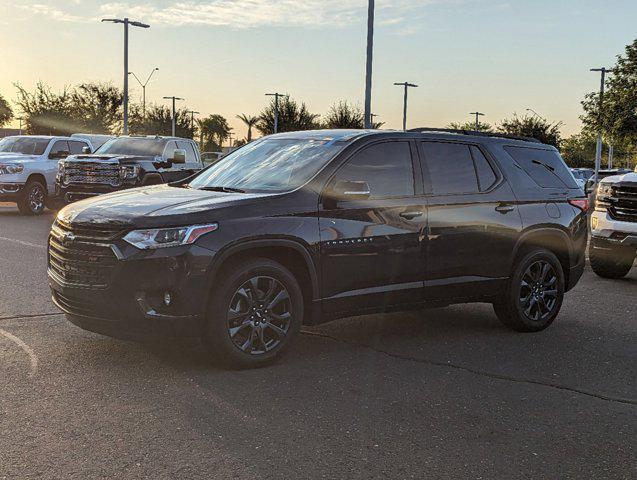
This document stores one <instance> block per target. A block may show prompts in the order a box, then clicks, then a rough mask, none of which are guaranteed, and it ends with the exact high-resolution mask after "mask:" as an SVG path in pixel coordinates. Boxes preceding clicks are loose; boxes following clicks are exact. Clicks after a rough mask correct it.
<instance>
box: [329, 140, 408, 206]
mask: <svg viewBox="0 0 637 480" xmlns="http://www.w3.org/2000/svg"><path fill="white" fill-rule="evenodd" d="M343 180H351V181H360V182H367V183H368V184H369V187H370V191H371V196H370V198H379V197H403V196H408V195H414V173H413V165H412V163H411V149H410V148H409V143H407V142H385V143H379V144H377V145H372V146H371V147H367V148H365V149H364V150H363V151H361V152H358V153H357V154H356V155H355V156H354V157H353V158H352V159H350V160H349V161H348V162H347V163H346V164H345V166H343V167H342V168H341V169H340V170H339V171H338V172H337V173H336V177H335V179H334V180H333V182H332V183H333V184H334V183H336V182H338V181H343Z"/></svg>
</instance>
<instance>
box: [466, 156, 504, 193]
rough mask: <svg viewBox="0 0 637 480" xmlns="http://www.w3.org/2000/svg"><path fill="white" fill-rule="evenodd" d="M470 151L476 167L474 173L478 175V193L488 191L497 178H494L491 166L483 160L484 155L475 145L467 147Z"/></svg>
mask: <svg viewBox="0 0 637 480" xmlns="http://www.w3.org/2000/svg"><path fill="white" fill-rule="evenodd" d="M469 148H470V149H471V156H472V157H473V163H474V164H475V166H476V173H477V174H478V186H479V187H480V191H481V192H484V191H485V190H489V188H491V187H492V186H493V184H494V183H495V182H496V180H497V179H498V177H497V176H496V174H495V172H494V171H493V168H492V167H491V164H490V163H489V162H488V161H487V159H486V158H484V154H483V153H482V152H481V151H480V149H479V148H478V147H476V146H475V145H471V147H469Z"/></svg>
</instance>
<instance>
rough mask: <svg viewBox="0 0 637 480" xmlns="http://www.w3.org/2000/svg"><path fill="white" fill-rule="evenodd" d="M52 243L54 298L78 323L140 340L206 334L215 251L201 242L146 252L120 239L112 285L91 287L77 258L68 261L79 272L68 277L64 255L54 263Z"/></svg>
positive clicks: (117, 243) (50, 281)
mask: <svg viewBox="0 0 637 480" xmlns="http://www.w3.org/2000/svg"><path fill="white" fill-rule="evenodd" d="M80 243H81V242H80ZM49 248H50V250H49V269H48V276H49V286H50V288H51V292H52V300H53V303H54V304H55V305H56V306H57V307H58V308H59V309H60V310H62V311H63V312H64V313H66V314H67V318H68V319H69V320H70V321H71V322H72V323H74V324H76V325H78V326H80V327H81V328H84V329H85V330H89V331H93V332H96V333H101V334H104V335H108V336H112V337H115V338H125V339H134V340H138V339H143V338H157V337H198V336H201V334H202V332H203V327H204V320H205V311H206V306H207V299H208V292H209V289H210V288H209V287H210V284H209V281H208V278H209V272H210V269H211V265H212V260H213V257H214V252H212V251H210V250H207V249H205V248H202V247H198V246H197V245H191V246H188V247H174V248H165V249H158V250H153V251H141V250H138V249H137V248H135V247H133V246H131V245H128V244H127V243H126V242H124V241H123V240H116V241H114V242H113V244H112V248H113V251H114V252H115V253H116V257H117V261H116V262H115V264H114V266H113V267H109V268H111V271H110V274H109V278H108V284H107V285H105V286H99V287H95V286H88V287H87V286H86V285H84V286H83V285H79V284H78V283H77V273H76V272H78V271H80V272H81V269H80V270H78V269H77V265H76V266H75V267H73V265H74V261H73V260H69V261H68V263H69V265H70V267H69V268H70V269H71V270H70V271H71V272H73V273H72V274H71V275H68V278H66V279H65V278H63V276H62V275H60V274H59V265H60V263H63V262H64V261H63V260H60V259H59V258H57V259H55V258H54V261H55V262H57V270H56V268H52V267H51V256H52V255H54V254H55V251H53V250H51V247H49ZM75 263H76V262H75ZM73 268H75V269H74V270H73ZM82 268H85V267H82ZM74 275H75V276H74ZM165 294H169V295H170V297H171V302H170V305H166V304H165V302H164V296H165Z"/></svg>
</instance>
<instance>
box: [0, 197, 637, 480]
mask: <svg viewBox="0 0 637 480" xmlns="http://www.w3.org/2000/svg"><path fill="white" fill-rule="evenodd" d="M52 219H53V216H52V215H51V214H50V213H47V215H44V216H41V217H37V218H29V217H21V216H18V214H17V210H16V209H14V208H12V207H3V206H2V205H1V204H0V266H1V270H0V271H1V274H2V275H1V279H2V280H1V282H0V379H1V380H2V381H1V383H2V388H1V389H0V478H7V479H14V478H15V479H25V478H47V479H49V478H76V479H87V478H125V479H133V478H153V479H164V478H166V479H168V478H170V479H188V478H285V479H295V478H334V479H345V478H347V479H349V478H352V479H359V478H360V479H363V478H365V479H367V478H399V479H402V478H454V479H456V478H476V479H477V478H483V479H491V478H504V479H513V478H551V479H554V478H574V479H579V478H595V479H602V478H604V479H605V478H613V479H616V478H626V479H628V478H637V467H636V463H637V462H636V460H635V459H636V458H637V452H636V450H637V448H636V447H637V386H636V384H635V383H636V379H637V368H636V366H637V347H636V341H637V301H636V298H637V268H634V269H633V271H632V272H631V274H630V275H629V276H628V277H627V278H626V279H624V280H621V281H611V280H603V279H601V278H598V277H597V276H595V275H594V274H593V273H592V272H591V271H590V270H589V269H587V271H586V272H585V274H584V277H583V279H582V281H581V282H580V283H579V284H578V286H577V287H576V288H575V290H574V291H572V292H571V293H569V294H568V295H567V297H566V300H565V303H564V307H563V309H562V313H561V315H560V317H559V318H558V320H557V321H556V323H555V324H554V325H553V326H552V327H551V328H550V329H548V330H547V331H545V332H541V333H538V334H519V333H514V332H511V331H508V330H506V329H505V328H503V327H502V326H501V325H500V324H499V323H498V321H497V319H496V317H495V315H494V314H493V313H492V310H491V307H490V306H489V305H483V304H475V305H469V306H454V307H448V308H442V309H435V310H429V311H423V312H412V313H407V314H405V313H401V314H391V315H376V316H368V317H364V318H355V319H346V320H343V321H339V322H333V323H330V324H327V325H323V326H321V327H319V328H313V329H311V330H307V331H306V332H305V333H304V334H303V335H302V336H301V337H300V338H299V341H298V342H297V343H296V345H295V346H294V347H293V348H292V350H291V352H290V354H289V355H288V356H286V357H285V358H284V359H283V360H282V361H281V362H279V363H278V364H276V365H274V366H271V367H268V368H265V369H260V370H252V371H240V372H237V371H224V370H221V369H219V368H217V367H215V366H214V365H212V364H210V362H209V361H208V359H207V358H206V355H205V353H204V352H203V351H202V350H201V349H200V348H199V347H198V346H196V345H191V344H187V343H183V344H182V343H180V344H172V345H165V344H135V343H127V342H123V341H118V340H113V339H110V338H107V337H103V336H100V335H96V334H92V333H88V332H85V331H82V330H80V329H78V328H76V327H74V326H73V325H71V324H69V323H67V322H66V320H65V319H64V317H63V316H62V315H60V314H59V313H58V312H57V311H56V309H55V307H54V306H53V305H52V304H51V302H50V299H49V292H48V287H47V279H46V248H45V245H46V237H47V233H48V229H49V227H50V224H51V222H52Z"/></svg>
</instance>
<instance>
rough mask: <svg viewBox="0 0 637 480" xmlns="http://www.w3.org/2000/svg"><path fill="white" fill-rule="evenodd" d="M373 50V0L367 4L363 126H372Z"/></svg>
mask: <svg viewBox="0 0 637 480" xmlns="http://www.w3.org/2000/svg"><path fill="white" fill-rule="evenodd" d="M373 51H374V0H369V4H368V6H367V60H366V64H365V128H372V123H373V119H372V54H373Z"/></svg>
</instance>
